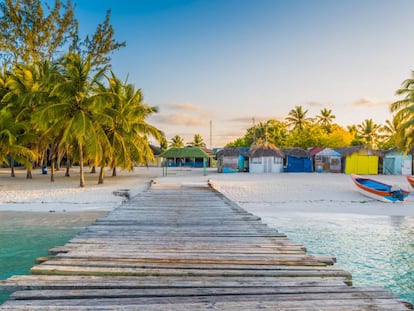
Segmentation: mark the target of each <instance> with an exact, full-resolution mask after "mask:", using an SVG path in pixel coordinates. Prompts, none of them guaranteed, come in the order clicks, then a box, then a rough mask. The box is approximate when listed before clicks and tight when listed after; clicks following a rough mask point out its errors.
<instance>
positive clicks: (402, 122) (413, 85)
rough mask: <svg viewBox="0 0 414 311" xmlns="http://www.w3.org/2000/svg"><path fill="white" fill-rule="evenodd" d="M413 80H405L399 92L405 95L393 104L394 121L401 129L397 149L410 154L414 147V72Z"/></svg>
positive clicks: (397, 136)
mask: <svg viewBox="0 0 414 311" xmlns="http://www.w3.org/2000/svg"><path fill="white" fill-rule="evenodd" d="M411 75H412V78H409V79H407V80H405V81H404V82H403V83H402V87H401V88H400V89H398V90H397V92H396V94H397V95H405V97H404V98H403V99H401V100H398V101H396V102H394V103H392V104H391V107H390V108H391V112H394V113H395V115H394V120H395V121H396V122H398V124H399V127H398V129H397V132H396V143H397V147H398V148H399V149H400V150H401V151H404V152H409V151H410V150H411V149H412V148H413V147H414V71H412V72H411Z"/></svg>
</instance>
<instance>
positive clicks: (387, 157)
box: [382, 148, 413, 175]
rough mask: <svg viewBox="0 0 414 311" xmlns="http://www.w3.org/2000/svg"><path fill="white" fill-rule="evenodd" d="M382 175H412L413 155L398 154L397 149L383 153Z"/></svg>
mask: <svg viewBox="0 0 414 311" xmlns="http://www.w3.org/2000/svg"><path fill="white" fill-rule="evenodd" d="M383 155H384V157H383V163H382V173H383V174H385V175H411V174H412V163H413V159H412V155H411V154H404V153H403V152H398V150H397V148H393V149H389V150H385V151H383Z"/></svg>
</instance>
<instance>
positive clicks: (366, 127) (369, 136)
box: [357, 119, 381, 147]
mask: <svg viewBox="0 0 414 311" xmlns="http://www.w3.org/2000/svg"><path fill="white" fill-rule="evenodd" d="M380 130H381V125H379V124H375V122H374V121H373V120H372V119H365V120H364V122H362V123H361V124H358V125H357V131H358V136H359V138H361V139H362V140H363V141H364V142H365V143H366V144H367V145H368V146H369V147H376V146H377V144H378V141H379V139H380V138H381V135H380V134H379V132H380Z"/></svg>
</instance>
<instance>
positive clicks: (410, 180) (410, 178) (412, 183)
mask: <svg viewBox="0 0 414 311" xmlns="http://www.w3.org/2000/svg"><path fill="white" fill-rule="evenodd" d="M407 180H408V183H409V184H410V186H411V187H413V188H414V176H407Z"/></svg>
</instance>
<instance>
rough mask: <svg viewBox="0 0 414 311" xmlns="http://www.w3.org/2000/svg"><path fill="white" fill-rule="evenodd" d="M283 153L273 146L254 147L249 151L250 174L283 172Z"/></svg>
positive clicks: (265, 144) (267, 144) (266, 144)
mask: <svg viewBox="0 0 414 311" xmlns="http://www.w3.org/2000/svg"><path fill="white" fill-rule="evenodd" d="M283 157H284V156H283V153H282V152H281V151H280V150H279V149H278V148H277V147H276V146H275V145H273V144H271V143H264V144H261V145H254V146H252V147H251V148H250V151H249V172H250V173H280V172H282V171H283Z"/></svg>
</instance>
